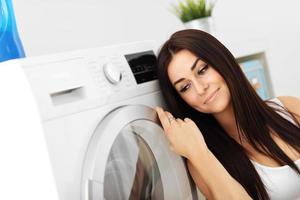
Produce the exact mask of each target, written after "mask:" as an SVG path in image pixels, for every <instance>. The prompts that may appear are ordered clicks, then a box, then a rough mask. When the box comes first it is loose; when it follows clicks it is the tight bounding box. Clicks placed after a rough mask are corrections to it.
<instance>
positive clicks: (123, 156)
mask: <svg viewBox="0 0 300 200" xmlns="http://www.w3.org/2000/svg"><path fill="white" fill-rule="evenodd" d="M156 51H157V46H156V45H155V43H154V42H152V41H143V42H135V43H129V44H120V45H114V46H106V47H99V48H93V49H85V50H78V51H71V52H64V53H58V54H55V55H47V56H41V57H35V58H27V59H22V60H20V64H21V66H22V68H23V69H24V72H25V75H26V77H27V79H28V81H29V84H30V86H31V88H32V92H33V94H34V97H35V99H36V103H37V105H38V109H39V111H40V116H41V122H42V126H43V130H44V134H45V139H46V143H47V149H48V152H49V156H50V162H51V167H52V170H53V174H54V178H55V182H56V186H57V190H58V195H59V198H60V199H62V200H80V199H81V200H98V199H106V200H110V199H112V200H118V199H122V200H123V199H159V200H163V199H167V200H176V199H178V200H179V199H180V200H183V199H201V198H202V195H201V194H200V192H199V191H198V190H197V188H196V186H195V185H194V183H193V181H192V180H191V177H190V176H189V174H188V172H187V169H186V165H185V162H184V160H183V158H181V157H180V156H178V155H176V154H175V153H173V152H172V151H170V149H169V144H168V141H167V140H166V138H165V136H164V133H163V129H162V127H161V125H160V123H159V121H158V117H157V115H156V112H155V111H154V109H153V108H154V107H155V106H161V107H165V104H164V102H163V99H162V94H161V92H160V90H159V86H158V81H157V78H156V55H155V52H156Z"/></svg>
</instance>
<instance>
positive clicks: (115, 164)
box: [81, 105, 198, 200]
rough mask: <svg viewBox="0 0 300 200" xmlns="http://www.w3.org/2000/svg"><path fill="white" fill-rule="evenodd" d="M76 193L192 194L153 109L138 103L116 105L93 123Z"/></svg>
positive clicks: (93, 196)
mask: <svg viewBox="0 0 300 200" xmlns="http://www.w3.org/2000/svg"><path fill="white" fill-rule="evenodd" d="M81 193H82V196H81V198H82V199H84V200H87V199H89V200H98V199H106V200H119V199H120V200H124V199H131V200H133V199H159V200H163V199H167V200H169V199H172V200H176V199H180V200H183V199H198V196H197V191H196V187H195V185H194V184H193V183H192V181H191V179H190V177H189V176H188V173H187V170H186V166H185V163H184V161H183V159H182V158H181V157H180V156H178V155H176V154H175V153H173V152H172V151H170V150H169V145H168V141H167V140H166V138H165V136H164V133H163V129H162V128H161V126H160V125H159V122H158V118H157V115H156V113H155V111H154V110H153V109H152V108H150V107H146V106H143V105H134V106H124V107H121V108H118V109H116V110H114V111H112V112H111V113H109V114H108V115H107V116H106V117H104V119H103V120H102V121H101V122H100V123H99V125H98V126H97V128H96V130H95V132H94V134H93V137H92V138H91V141H90V144H89V146H88V150H87V153H86V158H85V162H84V165H83V175H82V191H81Z"/></svg>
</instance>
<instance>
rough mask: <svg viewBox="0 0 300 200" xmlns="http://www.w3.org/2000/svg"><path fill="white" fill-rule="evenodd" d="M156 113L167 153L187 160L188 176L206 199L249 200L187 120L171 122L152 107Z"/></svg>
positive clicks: (192, 123) (194, 126) (172, 120)
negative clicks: (167, 146)
mask: <svg viewBox="0 0 300 200" xmlns="http://www.w3.org/2000/svg"><path fill="white" fill-rule="evenodd" d="M156 111H157V113H158V117H159V119H160V121H161V124H162V126H163V129H164V132H165V135H166V137H167V139H168V140H169V142H170V148H171V150H173V151H174V152H175V153H177V154H179V155H181V156H184V157H186V158H187V159H188V160H189V162H190V163H191V166H192V177H193V179H194V181H195V183H196V184H197V186H198V187H199V189H200V190H201V191H202V192H203V193H204V194H205V195H207V196H206V197H207V198H211V199H232V200H235V199H243V200H244V199H251V198H250V196H249V195H248V193H247V192H246V190H245V189H244V188H243V187H242V186H241V185H240V184H239V183H238V182H237V181H236V180H235V179H234V178H232V177H231V175H230V174H229V173H228V172H227V171H226V169H225V168H224V167H223V165H222V164H221V163H220V162H219V161H218V160H217V158H216V157H215V156H214V155H213V154H212V153H211V152H210V151H209V149H208V148H207V146H206V143H205V140H204V138H203V136H202V133H201V132H200V130H199V129H198V127H197V125H196V124H195V123H194V122H193V121H192V120H191V119H188V118H185V119H184V120H181V119H174V118H173V116H172V115H171V113H169V112H165V111H164V110H162V109H161V108H156Z"/></svg>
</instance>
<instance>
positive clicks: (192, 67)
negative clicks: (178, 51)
mask: <svg viewBox="0 0 300 200" xmlns="http://www.w3.org/2000/svg"><path fill="white" fill-rule="evenodd" d="M199 60H200V58H197V59H196V60H195V62H194V63H193V65H192V66H191V71H193V70H194V69H195V67H196V65H197V63H198V61H199ZM183 80H184V78H180V79H178V80H177V81H175V82H174V83H173V85H174V87H175V85H176V84H177V83H179V82H181V81H183Z"/></svg>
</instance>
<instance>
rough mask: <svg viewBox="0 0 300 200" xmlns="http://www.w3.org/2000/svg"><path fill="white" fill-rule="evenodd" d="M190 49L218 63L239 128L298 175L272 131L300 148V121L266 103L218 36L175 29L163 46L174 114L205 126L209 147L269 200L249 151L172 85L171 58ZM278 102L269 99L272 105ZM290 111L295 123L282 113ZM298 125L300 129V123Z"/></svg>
mask: <svg viewBox="0 0 300 200" xmlns="http://www.w3.org/2000/svg"><path fill="white" fill-rule="evenodd" d="M183 49H185V50H188V51H190V52H192V53H193V54H195V55H196V56H197V57H199V58H200V59H201V60H203V61H204V62H206V63H207V64H209V65H210V66H211V67H213V68H214V69H215V70H216V71H217V72H218V73H219V74H220V75H221V76H222V77H223V79H224V80H225V82H226V84H227V86H228V88H229V91H230V94H231V101H232V106H233V110H234V115H235V119H236V125H237V127H238V130H239V136H240V138H241V136H243V137H245V138H246V139H247V140H248V141H249V142H250V144H251V145H252V146H253V147H254V148H255V149H256V150H257V151H258V152H260V153H263V154H264V155H267V156H270V157H272V158H273V159H274V160H275V161H277V162H278V163H279V164H280V165H288V166H290V167H291V168H292V169H293V170H294V171H295V172H296V173H297V174H299V175H300V170H299V169H298V167H297V166H296V165H295V163H294V162H293V160H291V159H290V158H289V157H288V156H287V155H286V154H285V153H284V152H283V151H282V150H281V149H280V148H279V146H278V145H277V144H276V143H275V142H274V140H273V139H272V137H271V134H270V131H271V130H272V131H274V132H275V133H276V134H278V136H279V137H280V138H281V139H282V140H284V141H285V142H287V143H288V144H289V145H291V146H292V147H293V148H295V149H296V151H298V152H300V128H299V126H300V125H299V123H298V122H297V120H296V119H295V117H294V116H293V114H292V113H290V112H289V111H287V110H286V109H285V108H283V107H278V106H279V105H278V104H277V106H271V105H268V104H267V103H266V102H264V101H263V100H262V99H261V98H260V97H259V96H258V95H257V93H256V91H255V90H254V89H253V87H252V86H251V84H250V83H249V81H248V80H247V78H246V76H245V75H244V73H243V71H242V70H241V68H240V66H239V65H238V63H237V61H236V60H235V58H234V56H233V55H232V54H231V53H230V51H229V50H228V49H227V48H226V47H225V46H224V45H223V44H222V43H221V42H219V41H218V40H217V39H216V38H215V37H213V36H212V35H210V34H208V33H205V32H203V31H200V30H194V29H188V30H182V31H178V32H176V33H174V34H173V35H172V36H171V37H170V38H169V39H168V40H167V41H166V42H165V43H164V44H163V46H162V47H161V49H160V52H159V55H158V69H157V73H158V74H157V75H158V79H159V83H160V87H161V90H162V93H163V95H164V98H165V100H166V103H167V106H168V109H169V110H170V111H171V112H172V113H173V115H174V116H175V117H179V118H185V117H189V118H191V119H192V120H193V121H194V122H195V123H196V124H197V126H198V127H199V129H200V130H201V132H202V134H203V136H204V138H205V141H206V143H207V146H208V148H209V149H210V150H211V151H212V153H213V154H214V155H215V156H216V157H217V159H218V160H219V161H220V162H221V163H222V165H223V166H224V167H225V168H226V170H227V171H228V172H229V173H230V175H231V176H232V177H233V178H235V179H236V180H237V181H238V182H239V183H240V184H241V185H242V186H243V187H244V188H245V190H246V191H247V192H248V194H249V195H250V196H251V197H252V198H253V199H263V200H265V199H270V198H269V196H268V193H267V191H266V188H265V187H264V184H263V182H262V180H261V178H260V176H259V175H258V173H257V171H256V170H255V167H254V166H253V164H252V162H251V161H250V159H249V157H248V156H247V153H246V151H245V149H244V148H243V147H242V146H241V145H240V144H239V143H238V142H237V141H235V140H234V139H233V138H231V137H230V136H229V135H228V134H227V133H226V131H225V130H224V129H223V128H222V127H221V126H220V125H219V123H218V122H217V121H216V119H215V118H214V117H213V116H212V115H211V114H207V113H201V112H199V111H197V110H195V109H193V108H192V107H190V106H189V105H188V104H187V103H186V102H185V101H184V100H183V99H182V98H181V97H180V95H179V94H178V92H177V91H176V90H175V88H174V87H173V86H172V84H171V82H170V80H169V77H168V73H167V70H168V69H167V67H168V65H169V63H170V62H171V60H172V56H173V55H174V54H176V53H177V52H179V51H181V50H183ZM272 103H273V104H276V103H274V102H271V101H269V104H272ZM279 112H281V113H283V114H286V115H290V116H291V117H292V119H293V120H294V122H295V123H296V124H293V123H291V122H290V121H289V120H286V119H285V118H284V117H282V116H281V115H280V114H278V113H279ZM297 125H298V127H297Z"/></svg>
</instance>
